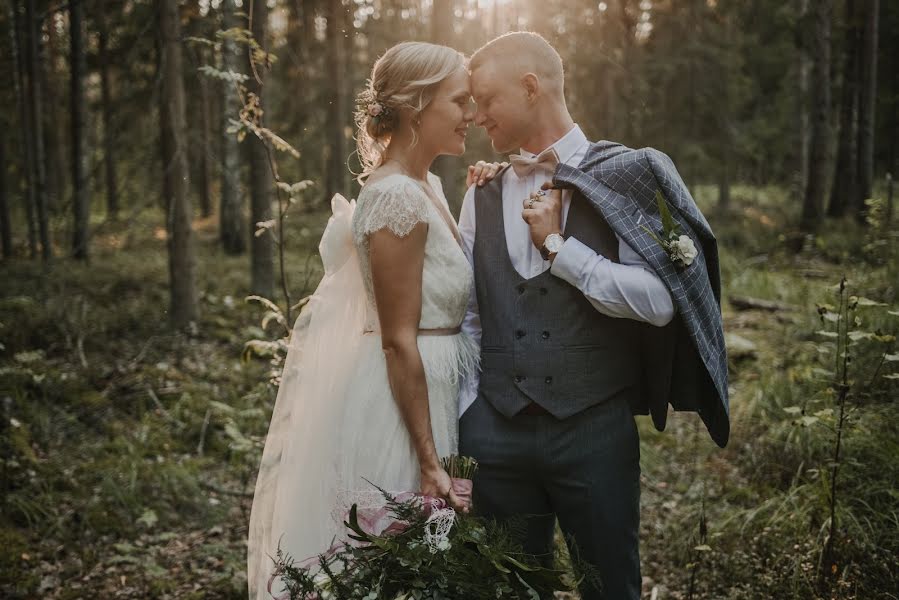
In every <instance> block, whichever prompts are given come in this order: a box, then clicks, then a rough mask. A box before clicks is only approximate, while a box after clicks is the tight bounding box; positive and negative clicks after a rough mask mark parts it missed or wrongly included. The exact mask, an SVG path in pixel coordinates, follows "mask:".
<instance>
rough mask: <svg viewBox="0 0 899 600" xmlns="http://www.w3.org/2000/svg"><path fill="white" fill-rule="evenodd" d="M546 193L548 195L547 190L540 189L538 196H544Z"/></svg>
mask: <svg viewBox="0 0 899 600" xmlns="http://www.w3.org/2000/svg"><path fill="white" fill-rule="evenodd" d="M545 195H546V190H540V191H538V192H537V196H538V197H542V196H545ZM538 201H539V200H538Z"/></svg>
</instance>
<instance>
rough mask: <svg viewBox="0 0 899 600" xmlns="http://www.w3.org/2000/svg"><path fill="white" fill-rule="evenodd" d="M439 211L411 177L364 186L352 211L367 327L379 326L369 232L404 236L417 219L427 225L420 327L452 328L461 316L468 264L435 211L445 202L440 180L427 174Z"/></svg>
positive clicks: (468, 288) (397, 175)
mask: <svg viewBox="0 0 899 600" xmlns="http://www.w3.org/2000/svg"><path fill="white" fill-rule="evenodd" d="M428 180H429V182H430V183H431V187H432V189H433V190H434V192H435V193H436V194H437V196H438V199H439V200H440V202H441V203H442V204H443V206H442V208H441V209H438V207H437V206H436V205H435V203H434V201H433V200H431V197H430V196H429V195H428V194H427V193H426V192H425V190H424V189H423V188H422V186H421V185H420V184H419V183H418V182H417V181H415V180H414V179H412V178H410V177H408V176H406V175H403V174H400V173H395V174H392V175H388V176H386V177H384V178H383V179H380V180H378V181H375V182H374V183H370V184H366V185H365V186H363V188H362V191H361V192H360V193H359V197H358V199H357V206H356V211H355V213H354V215H353V243H354V244H355V246H356V250H357V253H358V255H359V263H360V270H361V272H362V279H363V282H364V285H365V291H366V294H367V296H368V306H369V310H368V318H367V322H366V328H367V329H368V330H372V331H377V330H379V325H378V313H377V308H376V305H375V299H374V291H373V286H372V272H371V260H370V256H369V243H368V241H369V235H370V234H371V233H372V232H374V231H378V230H380V229H384V228H387V229H389V230H390V231H391V232H393V233H394V234H395V235H397V236H400V237H404V236H406V235H409V233H410V232H411V231H412V229H413V228H414V227H415V225H417V224H418V223H422V222H424V223H427V224H428V236H427V241H426V242H425V256H424V267H423V270H422V285H421V321H420V322H419V328H421V329H442V328H449V327H457V326H459V324H460V323H461V322H462V318H463V317H464V316H465V309H466V306H467V304H468V300H469V295H470V293H471V288H472V285H473V276H472V271H471V266H470V265H469V263H468V259H467V258H466V257H465V253H464V252H463V251H462V248H461V246H460V245H459V243H458V242H457V241H456V237H455V235H454V233H453V231H452V230H451V229H450V226H449V224H448V223H447V222H446V219H445V218H444V217H443V216H442V215H441V213H440V212H439V211H440V210H445V211H446V214H447V216H449V214H450V213H449V206H448V204H447V201H446V197H445V196H444V195H443V188H442V186H441V185H440V179H439V178H437V176H436V175H433V174H431V173H428Z"/></svg>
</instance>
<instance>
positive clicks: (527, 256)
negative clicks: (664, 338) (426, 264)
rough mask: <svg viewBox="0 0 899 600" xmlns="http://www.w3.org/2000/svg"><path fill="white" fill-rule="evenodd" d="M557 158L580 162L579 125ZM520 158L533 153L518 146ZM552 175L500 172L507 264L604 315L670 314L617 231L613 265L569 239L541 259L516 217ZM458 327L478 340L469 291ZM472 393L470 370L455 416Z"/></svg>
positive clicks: (464, 217)
mask: <svg viewBox="0 0 899 600" xmlns="http://www.w3.org/2000/svg"><path fill="white" fill-rule="evenodd" d="M551 147H552V148H553V149H554V150H555V151H556V154H557V155H558V156H559V162H561V163H565V164H567V165H571V166H577V165H579V164H580V163H581V161H582V160H583V158H584V156H585V155H586V154H587V150H588V148H589V147H590V142H589V140H587V136H585V135H584V132H583V131H581V128H580V127H578V126H577V125H575V126H574V127H573V128H572V129H571V130H570V131H569V132H568V133H566V134H565V135H564V136H563V137H562V138H561V139H559V140H558V141H556V142H555V143H554V144H552V146H551ZM520 154H521V155H522V156H527V157H533V156H535V155H534V154H533V153H531V152H528V151H526V150H524V149H522V150H521V151H520ZM552 176H553V173H552V171H550V170H549V169H547V168H546V167H544V166H543V165H538V167H537V168H536V169H535V170H534V171H533V172H532V173H530V174H529V175H528V176H527V177H524V178H520V177H518V175H516V174H515V171H514V170H513V169H506V171H505V173H503V199H502V202H503V219H504V221H505V227H504V229H505V231H504V232H503V233H504V234H505V238H506V246H507V248H508V251H509V258H510V259H511V260H512V266H513V267H515V270H516V271H518V274H519V275H521V276H522V277H523V278H525V279H530V278H532V277H536V276H537V275H539V274H541V273H543V272H544V271H546V270H547V269H550V272H551V273H552V274H553V275H555V276H556V277H560V278H561V279H563V280H565V281H567V282H568V283H570V284H571V285H573V286H574V287H576V288H577V289H579V290H580V291H581V292H583V294H584V296H585V297H586V298H587V300H589V301H590V304H592V305H593V306H594V308H596V310H598V311H599V312H601V313H603V314H604V315H608V316H610V317H616V318H625V319H636V320H637V321H645V322H647V323H652V324H653V325H655V326H657V327H661V326H663V325H666V324H667V323H669V322H670V321H671V319H673V318H674V302H673V301H672V299H671V294H670V293H669V292H668V288H667V287H665V284H664V283H663V282H662V280H661V279H659V277H658V276H657V275H656V274H655V272H654V271H653V270H652V268H651V267H650V266H649V264H647V262H646V261H645V260H643V257H641V256H640V255H639V254H637V253H636V252H634V250H633V249H632V248H631V247H630V246H629V245H628V244H627V243H625V242H624V241H623V240H622V239H621V238H620V237H619V236H618V235H617V234H616V236H615V237H617V238H618V259H619V261H620V262H619V263H615V262H613V261H611V260H609V259H608V258H606V257H605V256H602V255H601V254H597V253H596V252H594V251H593V250H592V249H591V248H590V247H589V246H587V245H585V244H583V243H581V242H579V241H578V240H577V239H575V238H573V237H569V238H568V239H566V240H565V243H564V244H563V245H562V249H561V250H559V253H558V254H556V257H555V260H553V261H552V262H550V261H546V260H543V257H541V256H540V250H538V249H537V247H536V246H534V243H533V242H532V241H531V232H530V229H529V228H528V224H527V223H525V221H524V219H522V217H521V212H522V210H523V208H524V205H523V203H524V200H525V198H527V197H528V196H529V195H530V194H531V193H532V192H535V191H537V190H539V189H540V186H541V185H543V182H545V181H549V180H551V179H552ZM474 192H475V186H474V185H473V186H471V187H470V188H468V191H467V192H466V193H465V199H464V200H463V201H462V212H461V214H460V216H459V233H460V234H461V235H462V243H463V244H462V245H463V249H464V250H465V254H466V256H468V260H469V262H471V263H472V264H474V260H473V256H472V253H473V248H474V239H475V231H476V229H475V204H474ZM571 195H572V191H571V190H563V191H562V229H563V231H564V229H565V222H566V220H567V218H568V208H569V207H570V206H571ZM462 330H463V331H464V332H465V333H467V334H468V335H470V336H472V337H473V338H474V339H475V340H477V341H478V342H479V343H480V340H481V318H480V313H479V312H478V301H477V295H476V294H475V292H474V290H472V294H471V299H470V301H469V304H468V310H467V312H466V314H465V318H464V320H463V321H462ZM477 395H478V376H477V374H475V375H474V376H472V377H469V378H468V379H467V380H466V381H463V382H462V385H461V387H460V392H459V416H462V413H464V412H465V410H466V409H467V408H468V407H469V406H471V404H472V403H473V402H474V401H475V399H476V398H477Z"/></svg>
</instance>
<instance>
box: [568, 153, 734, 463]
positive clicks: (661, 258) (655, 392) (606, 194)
mask: <svg viewBox="0 0 899 600" xmlns="http://www.w3.org/2000/svg"><path fill="white" fill-rule="evenodd" d="M553 183H554V185H556V186H557V187H563V188H573V189H575V190H577V191H579V192H580V193H581V194H583V195H584V196H585V197H586V198H587V200H588V201H589V202H590V204H591V205H592V206H593V207H594V208H595V209H596V210H597V211H598V212H599V214H600V215H601V216H602V217H603V218H604V219H605V220H606V222H607V223H608V224H609V226H610V227H611V228H612V229H613V230H614V231H615V233H617V234H618V235H619V236H620V237H621V239H623V240H624V241H625V242H627V244H628V245H629V246H631V248H633V249H634V251H636V252H637V253H638V254H640V256H642V257H643V258H644V259H645V260H646V261H647V262H648V263H649V265H650V266H651V267H652V268H653V270H654V271H655V272H656V274H657V275H658V276H659V277H660V278H661V280H662V281H663V282H665V285H666V286H667V287H668V290H669V291H670V292H671V296H672V298H673V299H674V305H675V308H676V315H675V318H674V319H673V320H672V322H671V323H669V324H668V325H666V326H664V327H654V326H652V325H649V324H648V323H639V325H640V332H641V340H642V343H641V348H642V350H641V352H642V358H643V369H644V374H645V376H644V377H643V382H644V385H645V388H646V389H645V390H643V391H644V392H645V393H644V394H641V396H642V398H643V399H642V400H641V402H642V403H643V404H641V405H638V406H634V407H632V408H633V409H634V412H636V413H640V414H651V415H652V419H653V423H654V425H655V427H656V429H658V430H659V431H662V430H664V428H665V423H666V420H667V415H668V404H669V403H670V404H671V406H672V407H673V408H674V410H688V411H695V412H698V413H699V416H700V417H701V419H702V421H703V423H705V425H706V428H707V429H708V431H709V435H710V436H711V437H712V439H713V440H714V441H715V443H716V444H718V445H719V446H721V447H722V448H723V447H724V446H725V445H726V444H727V440H728V436H729V434H730V417H729V414H730V410H729V405H728V390H727V387H728V385H727V351H726V349H725V347H724V330H723V326H722V321H721V276H720V273H719V270H718V269H719V266H718V245H717V241H716V239H715V235H714V234H713V233H712V229H711V227H709V224H708V222H707V221H706V219H705V217H704V216H703V215H702V213H701V212H700V211H699V208H698V207H697V206H696V202H695V201H694V200H693V197H692V196H691V195H690V192H689V190H687V186H686V184H685V183H684V181H683V179H681V177H680V174H678V172H677V169H676V168H675V166H674V163H673V162H672V161H671V159H670V158H669V157H668V156H667V155H666V154H664V153H662V152H660V151H658V150H655V149H653V148H641V149H638V150H634V149H631V148H627V147H626V146H623V145H621V144H616V143H613V142H607V141H600V142H597V143H594V144H591V145H590V148H589V150H588V151H587V154H586V156H585V157H584V160H583V161H582V162H581V164H580V165H578V166H577V167H572V166H569V165H565V164H559V165H558V167H557V168H556V172H555V175H554V177H553ZM656 190H660V191H661V192H662V195H663V196H664V198H665V201H666V203H667V204H668V207H669V209H670V211H671V214H672V216H673V217H674V219H675V220H676V221H677V222H678V223H679V224H680V227H681V232H682V233H683V234H686V235H689V236H690V238H692V239H693V242H694V244H695V246H696V249H697V251H698V253H699V254H698V256H697V257H696V259H695V260H694V261H693V263H692V264H691V265H690V266H688V267H685V268H678V267H676V266H675V264H674V263H673V262H672V261H671V259H670V258H669V256H668V254H667V252H666V251H665V250H664V249H663V248H662V247H661V246H660V245H659V244H658V243H657V242H656V241H655V240H654V239H652V237H650V236H649V234H648V233H647V232H646V231H644V230H643V229H642V227H641V226H646V227H648V228H649V229H650V230H652V231H654V232H658V231H660V230H661V229H662V221H661V217H660V215H659V211H658V207H657V203H656V197H655V195H656Z"/></svg>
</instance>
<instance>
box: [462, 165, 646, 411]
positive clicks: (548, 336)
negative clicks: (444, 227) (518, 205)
mask: <svg viewBox="0 0 899 600" xmlns="http://www.w3.org/2000/svg"><path fill="white" fill-rule="evenodd" d="M522 200H523V199H522ZM475 211H476V213H475V219H476V221H475V222H476V223H477V232H476V234H475V240H474V249H473V253H474V275H475V286H476V293H477V299H478V307H479V310H480V317H481V329H482V334H481V378H480V388H479V390H478V391H479V396H480V397H481V398H483V399H485V400H486V401H488V402H490V404H492V405H493V406H494V407H495V408H496V409H497V410H498V411H499V412H501V413H502V414H504V415H505V416H507V417H511V416H513V415H514V414H516V413H517V412H518V411H520V410H521V409H522V408H524V407H525V406H527V405H528V404H529V403H531V402H536V403H537V404H539V405H540V406H542V407H543V408H545V409H546V410H548V411H549V412H550V413H551V414H552V415H553V416H554V417H556V418H558V419H564V418H566V417H569V416H571V415H573V414H576V413H578V412H580V411H582V410H584V409H586V408H589V407H590V406H593V405H595V404H599V403H600V402H604V401H606V400H608V399H610V398H613V397H617V396H621V395H624V396H625V397H626V398H627V400H628V402H630V403H631V404H633V403H634V402H635V400H636V399H635V398H632V397H631V396H633V395H635V394H637V393H638V387H639V385H638V380H639V375H638V372H639V365H640V359H639V348H638V345H637V342H638V331H637V329H636V327H637V326H638V325H639V323H637V322H636V321H632V320H630V319H616V318H612V317H608V316H606V315H603V314H602V313H600V312H599V311H597V310H596V309H595V308H594V307H593V305H591V304H590V302H589V301H588V300H587V299H586V298H585V297H584V295H583V293H582V292H580V291H579V290H578V289H577V288H575V287H574V286H572V285H570V284H568V283H566V282H565V281H563V280H562V279H560V278H558V277H556V276H555V275H553V274H552V273H550V271H548V270H547V271H545V272H543V273H541V274H540V275H537V276H536V277H532V278H530V279H525V278H523V277H522V276H521V275H519V274H518V272H517V271H516V270H515V267H513V266H512V260H511V259H510V258H509V252H508V248H507V246H506V237H505V228H504V222H503V221H504V219H503V203H502V175H499V176H497V177H496V178H495V179H494V180H493V181H491V182H490V183H489V184H487V185H485V186H484V187H482V188H478V189H476V191H475ZM564 235H565V237H566V238H567V237H568V236H572V237H574V238H576V239H577V240H579V241H580V242H582V243H583V244H585V245H587V246H589V247H590V248H592V249H593V250H594V251H596V252H597V253H599V254H602V255H603V256H605V257H607V258H609V259H610V260H613V261H615V262H618V240H617V238H616V237H615V234H614V232H613V231H612V230H611V229H610V228H609V226H608V225H607V224H606V222H605V221H604V220H603V218H602V217H601V216H600V215H599V214H598V213H597V212H596V211H595V210H593V209H592V208H591V207H590V206H589V205H588V204H587V200H586V199H585V198H584V197H583V196H582V195H581V194H580V193H579V192H577V191H575V192H574V195H573V197H572V199H571V206H570V207H569V212H568V218H567V221H566V227H565V232H564Z"/></svg>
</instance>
